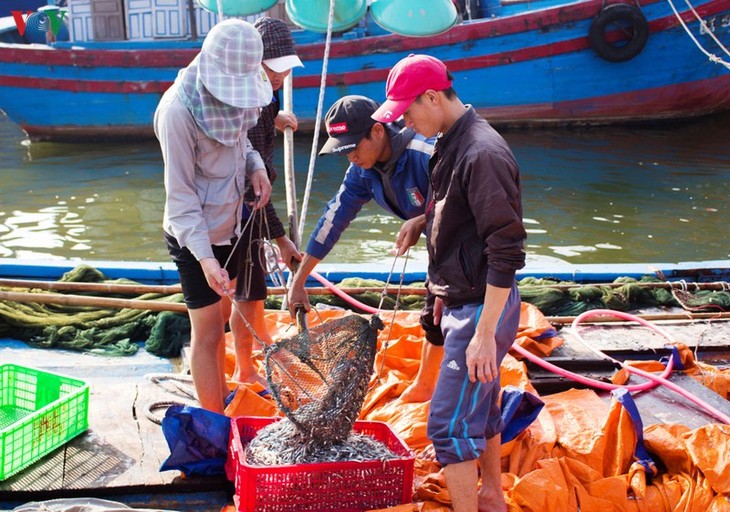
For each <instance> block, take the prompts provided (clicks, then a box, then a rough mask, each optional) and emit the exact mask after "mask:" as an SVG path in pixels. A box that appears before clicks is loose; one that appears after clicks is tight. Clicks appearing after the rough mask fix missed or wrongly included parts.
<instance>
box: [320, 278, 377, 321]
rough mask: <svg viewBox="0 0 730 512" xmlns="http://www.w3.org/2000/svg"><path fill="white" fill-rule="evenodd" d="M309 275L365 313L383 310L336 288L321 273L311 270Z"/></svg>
mask: <svg viewBox="0 0 730 512" xmlns="http://www.w3.org/2000/svg"><path fill="white" fill-rule="evenodd" d="M309 275H310V276H312V277H313V278H315V279H316V280H317V281H319V282H320V283H322V284H323V285H324V286H325V287H326V288H329V289H330V290H331V291H332V293H333V294H335V295H337V296H338V297H339V298H341V299H342V300H344V301H345V302H347V303H349V304H351V305H352V306H355V307H356V308H359V309H362V310H363V311H365V312H366V313H371V314H375V313H380V312H381V311H383V310H382V309H377V308H374V307H372V306H368V305H367V304H363V303H362V302H360V301H359V300H357V299H355V298H353V297H350V296H349V295H347V294H346V293H345V292H343V291H342V290H340V289H339V288H337V287H336V286H335V285H334V284H333V283H332V282H331V281H329V280H328V279H327V278H325V277H324V276H322V274H320V273H318V272H315V271H312V273H311V274H309Z"/></svg>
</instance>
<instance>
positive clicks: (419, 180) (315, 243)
mask: <svg viewBox="0 0 730 512" xmlns="http://www.w3.org/2000/svg"><path fill="white" fill-rule="evenodd" d="M387 128H388V130H389V134H390V141H391V146H392V150H393V154H392V156H391V159H390V161H388V162H387V163H386V164H385V165H383V166H382V169H380V170H376V169H363V168H362V167H358V166H356V165H354V164H350V167H348V169H347V172H346V173H345V178H344V179H343V180H342V185H340V188H339V190H338V191H337V193H336V194H335V196H334V197H333V198H332V199H330V201H329V202H328V203H327V207H326V208H325V211H324V214H323V215H322V217H321V218H320V219H319V222H318V223H317V227H316V228H315V229H314V231H313V232H312V236H311V237H310V239H309V243H308V244H307V253H308V254H310V255H311V256H314V257H315V258H318V259H324V257H325V256H327V254H329V252H330V250H332V247H333V246H334V245H335V244H336V243H337V241H338V240H339V239H340V236H341V235H342V233H343V232H344V231H345V229H347V226H349V225H350V222H352V221H353V220H354V219H355V218H356V217H357V214H358V213H359V212H360V210H361V209H362V207H363V205H364V204H366V203H368V202H369V201H371V200H375V202H376V203H378V204H379V205H380V206H381V207H382V208H383V209H385V210H386V211H388V212H390V213H392V214H393V215H395V216H396V217H399V218H401V219H403V220H407V219H412V218H413V217H417V216H418V215H421V214H423V213H424V212H425V209H426V197H428V187H429V176H428V173H429V170H428V160H429V158H430V157H431V153H432V151H433V144H434V143H435V138H430V139H426V138H424V137H422V136H421V135H418V134H416V133H415V132H414V131H413V130H411V129H410V128H402V129H401V128H399V127H398V126H395V127H394V126H392V125H388V126H387ZM384 180H389V189H390V190H391V191H392V192H393V194H392V196H393V199H394V201H391V200H389V199H388V198H387V196H388V193H387V191H386V188H388V184H384V183H383V181H384Z"/></svg>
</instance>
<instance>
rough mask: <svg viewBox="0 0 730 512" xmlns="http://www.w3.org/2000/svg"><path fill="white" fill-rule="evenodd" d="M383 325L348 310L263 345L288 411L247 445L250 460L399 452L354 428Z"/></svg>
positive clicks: (271, 378) (274, 390)
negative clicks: (331, 318) (327, 320)
mask: <svg viewBox="0 0 730 512" xmlns="http://www.w3.org/2000/svg"><path fill="white" fill-rule="evenodd" d="M382 328H383V323H382V321H381V320H380V318H379V317H378V316H376V315H373V316H372V317H370V318H369V319H368V318H364V317H361V316H359V315H345V316H343V317H340V318H337V319H334V320H331V321H329V322H324V323H322V324H319V325H317V326H315V327H313V328H311V329H307V328H304V329H303V330H302V331H301V332H300V333H299V334H297V335H295V336H292V337H289V338H284V339H282V340H280V341H278V342H276V343H274V344H272V345H270V346H269V347H267V348H266V349H265V351H264V352H265V356H264V365H265V368H266V380H267V381H268V384H269V388H270V390H271V394H272V396H273V397H274V400H275V401H276V404H277V406H278V408H279V410H281V412H283V413H284V414H285V415H286V418H284V419H282V420H281V421H279V422H277V423H275V424H272V425H270V426H268V427H266V428H265V429H262V431H260V432H259V433H258V435H257V436H256V438H254V440H252V442H251V443H250V444H249V445H248V447H247V456H248V457H250V460H249V463H257V464H262V465H271V464H298V463H304V462H331V461H337V460H380V459H383V457H386V458H385V459H383V460H388V458H387V457H390V458H394V455H393V454H392V453H391V454H388V453H387V452H389V450H387V448H386V447H384V446H380V445H381V444H382V443H380V442H379V441H376V440H373V439H370V438H367V436H364V437H363V436H362V435H356V434H353V432H352V431H353V426H354V424H355V420H357V417H358V416H359V414H360V410H361V408H362V404H363V401H364V400H365V395H366V394H367V391H368V383H369V381H370V377H371V375H372V373H373V368H374V363H375V353H376V348H377V338H378V331H379V330H381V329H382ZM366 438H367V439H366ZM251 461H257V462H251Z"/></svg>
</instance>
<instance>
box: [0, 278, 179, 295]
mask: <svg viewBox="0 0 730 512" xmlns="http://www.w3.org/2000/svg"><path fill="white" fill-rule="evenodd" d="M0 286H5V287H8V288H30V289H37V290H58V291H67V292H95V293H109V294H112V293H119V294H124V293H129V294H143V293H160V294H162V295H172V294H173V293H181V292H182V288H181V287H180V285H179V284H174V285H159V286H157V285H145V284H121V283H79V282H69V281H32V280H29V279H0Z"/></svg>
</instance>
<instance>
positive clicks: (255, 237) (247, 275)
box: [235, 218, 268, 302]
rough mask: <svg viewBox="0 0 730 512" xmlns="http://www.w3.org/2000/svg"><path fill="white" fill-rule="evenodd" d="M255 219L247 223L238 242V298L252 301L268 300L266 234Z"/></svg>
mask: <svg viewBox="0 0 730 512" xmlns="http://www.w3.org/2000/svg"><path fill="white" fill-rule="evenodd" d="M257 220H258V218H257V219H254V221H253V222H249V223H246V219H244V230H243V233H241V241H240V242H239V243H238V245H239V247H240V251H239V254H238V259H237V261H238V280H237V281H236V295H235V297H236V300H239V301H243V302H252V301H256V300H266V296H267V294H268V290H267V289H266V261H265V259H264V258H265V251H264V241H263V239H264V235H263V233H262V228H261V224H260V223H259V222H257Z"/></svg>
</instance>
